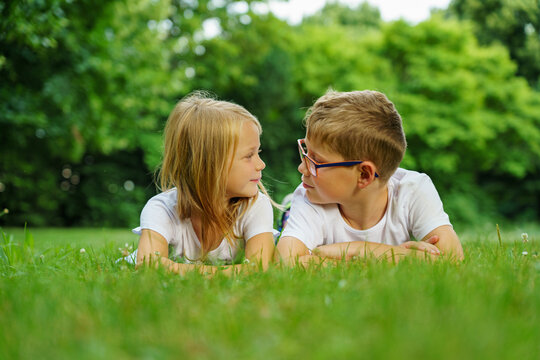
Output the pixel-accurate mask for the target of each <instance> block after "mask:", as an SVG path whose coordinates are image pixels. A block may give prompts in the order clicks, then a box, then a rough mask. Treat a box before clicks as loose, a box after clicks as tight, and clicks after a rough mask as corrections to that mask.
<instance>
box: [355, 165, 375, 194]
mask: <svg viewBox="0 0 540 360" xmlns="http://www.w3.org/2000/svg"><path fill="white" fill-rule="evenodd" d="M356 169H357V171H358V187H359V188H360V189H363V188H365V187H366V186H368V185H369V184H371V183H372V182H373V181H374V180H375V173H376V171H375V164H373V163H372V162H371V161H364V162H363V163H361V164H358V165H356Z"/></svg>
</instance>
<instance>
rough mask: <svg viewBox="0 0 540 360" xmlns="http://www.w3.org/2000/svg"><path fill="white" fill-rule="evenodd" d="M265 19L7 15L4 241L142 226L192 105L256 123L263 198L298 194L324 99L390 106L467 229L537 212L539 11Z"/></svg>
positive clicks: (515, 6) (462, 7)
mask: <svg viewBox="0 0 540 360" xmlns="http://www.w3.org/2000/svg"><path fill="white" fill-rule="evenodd" d="M267 10H268V7H267V6H265V3H264V2H263V1H230V0H219V1H216V0H213V1H208V0H189V1H188V0H137V1H123V0H106V1H105V0H94V1H84V0H83V1H71V0H43V1H11V2H4V3H2V4H1V5H0V13H1V22H0V24H1V28H0V79H1V81H0V128H1V130H0V207H1V208H6V209H8V210H9V214H6V215H4V216H2V217H0V225H1V226H8V227H9V226H22V225H24V224H28V226H30V227H34V228H35V227H43V226H47V227H121V228H126V229H127V228H130V227H133V226H136V225H137V224H138V219H139V213H140V211H141V209H142V207H143V206H144V204H145V202H146V200H147V199H149V198H150V197H151V196H153V195H154V194H156V192H157V190H156V187H155V186H154V184H153V182H152V181H153V173H154V171H155V170H156V168H157V166H158V165H159V163H160V158H161V151H162V129H163V126H164V123H165V121H166V119H167V116H168V114H169V112H170V111H171V110H172V108H173V107H174V104H175V103H176V102H177V101H178V100H179V99H181V98H182V97H183V96H185V95H187V94H188V93H190V92H191V91H193V90H199V89H203V90H208V91H210V92H212V93H213V94H215V95H216V96H217V97H218V98H219V99H223V100H228V101H233V102H236V103H238V104H240V105H242V106H244V107H246V108H247V109H248V110H249V111H250V112H252V113H253V114H254V115H255V116H257V118H258V119H259V120H260V122H261V124H262V126H263V129H264V133H263V136H262V148H263V152H262V158H263V160H264V161H265V162H266V164H267V167H266V169H265V171H264V174H263V180H264V181H265V184H266V185H267V187H268V188H269V189H270V191H271V194H272V195H273V197H274V198H275V199H276V200H277V201H278V202H279V201H280V200H281V199H282V197H283V196H284V195H285V194H287V193H289V192H291V191H292V190H293V189H294V188H295V187H296V186H297V185H298V184H299V182H300V175H299V174H298V172H297V170H296V167H297V164H298V161H299V160H298V155H297V150H296V139H298V138H301V137H303V135H304V128H303V125H302V120H303V117H304V114H305V112H306V110H307V108H308V107H309V106H310V105H312V104H313V102H314V101H315V99H317V98H318V97H319V96H321V95H322V94H324V93H325V91H326V90H327V89H328V88H333V89H336V90H339V91H350V90H362V89H372V90H378V91H381V92H384V93H385V94H387V96H388V97H389V98H390V99H391V100H392V101H393V102H394V103H395V105H396V107H397V109H398V111H399V112H400V113H401V115H402V117H403V122H404V127H405V131H406V134H407V140H408V150H407V154H406V156H405V159H404V161H403V164H402V166H403V167H405V168H408V169H412V170H417V171H421V172H426V173H427V174H429V175H430V176H431V178H432V179H433V181H434V183H435V185H436V187H437V189H438V190H439V192H440V195H441V197H442V199H443V202H444V204H445V209H446V211H447V212H448V213H449V214H450V216H451V219H452V220H453V222H454V223H455V224H457V226H458V227H462V228H463V227H467V226H477V225H479V224H484V223H495V222H497V223H500V222H505V221H508V222H514V223H515V222H536V221H537V220H538V218H539V212H540V35H539V31H540V3H539V2H538V1H535V0H528V1H505V0H490V1H479V0H453V1H451V2H450V4H449V6H448V8H447V9H440V10H435V11H433V12H432V14H431V16H430V17H429V19H427V20H425V21H422V22H420V23H416V24H413V23H409V22H407V21H405V20H398V21H384V20H382V18H381V15H380V12H379V10H378V9H377V8H376V7H375V6H373V5H370V4H368V3H362V4H359V5H357V6H354V7H352V8H351V7H348V6H346V5H342V4H338V3H329V4H327V5H326V6H325V7H324V8H323V9H321V10H320V11H318V12H317V13H315V14H312V15H310V16H307V17H304V18H303V19H302V21H300V22H298V23H296V24H289V23H287V22H286V21H284V20H281V19H278V18H277V17H275V16H274V15H273V14H272V13H271V12H268V11H267Z"/></svg>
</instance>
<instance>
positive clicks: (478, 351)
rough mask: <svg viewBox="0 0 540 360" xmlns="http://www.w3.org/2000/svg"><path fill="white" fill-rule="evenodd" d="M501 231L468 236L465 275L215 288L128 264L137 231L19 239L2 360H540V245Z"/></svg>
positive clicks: (271, 275) (319, 272)
mask: <svg viewBox="0 0 540 360" xmlns="http://www.w3.org/2000/svg"><path fill="white" fill-rule="evenodd" d="M501 230H502V235H501V238H502V241H503V243H502V246H499V242H498V238H497V233H496V231H495V228H494V226H493V227H492V228H491V229H490V230H489V232H486V231H484V230H483V229H482V230H480V231H470V232H467V233H464V234H463V235H462V240H463V244H464V249H465V254H466V260H465V261H464V262H463V263H460V264H454V263H450V262H448V261H438V262H435V263H432V264H427V263H422V262H418V261H404V262H401V263H399V264H397V265H391V264H386V263H378V262H375V261H359V262H356V263H349V264H341V265H339V266H336V267H328V268H312V269H309V270H302V269H281V268H271V269H270V270H269V271H268V272H266V273H255V274H244V275H239V276H236V277H233V278H226V277H223V276H217V277H214V278H212V279H206V278H204V277H202V276H199V275H197V274H190V275H188V276H186V277H183V278H182V277H179V276H175V275H171V274H166V273H163V272H161V271H156V270H148V269H146V270H140V271H137V270H135V269H134V268H133V267H132V266H129V265H125V264H116V263H115V262H114V260H115V259H116V258H118V256H119V255H120V253H119V250H118V247H119V245H120V244H122V245H123V244H124V243H125V242H132V240H130V239H131V236H132V235H131V234H129V231H127V234H128V235H125V233H126V231H125V230H122V231H118V230H97V231H96V230H80V229H70V230H61V229H44V230H38V229H35V230H32V231H31V233H32V234H33V235H34V236H33V237H34V244H35V249H34V250H31V242H32V241H31V240H32V239H31V237H30V236H29V235H28V234H27V235H26V236H25V234H24V232H18V231H19V230H15V229H9V231H8V233H13V234H15V236H14V237H13V238H11V239H9V238H8V239H4V241H8V242H9V241H11V242H10V244H11V245H9V246H8V247H11V253H10V254H11V258H10V260H12V261H11V263H9V261H8V260H6V256H5V255H4V257H0V359H30V358H40V359H43V358H46V359H73V358H77V359H96V358H98V359H105V358H107V359H108V358H115V359H164V358H171V359H177V358H202V359H229V358H239V359H247V358H253V359H259V358H269V359H274V358H278V359H279V358H284V359H288V358H314V359H327V358H330V359H347V358H352V357H354V358H358V357H361V358H366V359H407V358H414V359H424V358H437V359H493V358H496V359H539V358H540V341H539V339H540V318H539V315H540V288H539V279H540V258H539V257H538V256H539V255H538V253H539V252H540V245H539V244H540V242H539V240H540V239H539V237H538V234H540V232H539V231H538V227H533V226H531V227H530V230H529V231H526V230H527V229H519V228H515V229H506V228H502V229H501ZM524 230H525V232H528V235H529V241H528V242H527V243H523V242H522V241H521V232H523V231H524ZM4 231H6V229H4ZM55 234H56V235H55ZM24 241H25V242H26V243H27V245H26V246H23V245H22V244H23V242H24ZM0 244H2V239H0ZM15 244H17V245H15ZM38 244H39V245H38ZM6 246H7V245H3V247H2V248H3V249H4V250H5V249H6ZM81 247H85V249H86V252H84V253H81V252H80V248H81ZM523 252H527V254H526V255H524V254H523ZM1 254H2V253H0V255H1ZM4 254H5V252H4ZM41 255H43V256H41Z"/></svg>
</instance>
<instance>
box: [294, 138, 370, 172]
mask: <svg viewBox="0 0 540 360" xmlns="http://www.w3.org/2000/svg"><path fill="white" fill-rule="evenodd" d="M297 142H298V152H299V154H300V161H302V162H303V161H304V159H308V160H309V161H311V163H312V164H313V166H314V167H315V174H314V173H313V171H311V168H310V167H309V166H307V168H308V170H309V173H310V174H311V175H313V176H315V177H316V176H317V175H318V169H319V168H325V167H333V166H353V165H358V164H361V163H363V162H364V161H363V160H351V161H341V162H329V163H318V162H316V161H315V160H313V159H312V158H310V157H309V156H308V154H306V152H305V151H304V148H303V146H302V145H306V139H298V140H297ZM306 165H307V164H306ZM375 177H376V178H378V177H379V174H377V173H375Z"/></svg>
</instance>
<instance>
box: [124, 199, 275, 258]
mask: <svg viewBox="0 0 540 360" xmlns="http://www.w3.org/2000/svg"><path fill="white" fill-rule="evenodd" d="M176 204H177V191H176V188H173V189H171V190H169V191H166V192H162V193H160V194H158V195H156V196H154V197H152V198H151V199H150V200H148V202H147V203H146V205H145V206H144V208H143V210H142V212H141V225H140V226H139V227H136V228H135V229H133V232H134V233H136V234H139V235H140V234H141V231H142V229H148V230H152V231H155V232H157V233H158V234H160V235H161V236H163V237H164V238H165V240H167V243H168V244H169V249H170V254H169V256H172V257H174V258H177V257H184V258H185V259H186V261H188V262H195V261H197V260H198V259H200V258H201V254H202V252H201V243H200V242H199V239H198V238H197V235H196V234H195V230H194V229H193V225H192V223H191V219H189V218H186V219H180V218H179V217H178V213H177V210H176ZM273 216H274V215H273V211H272V204H271V203H270V199H269V198H268V197H267V196H266V195H264V194H263V193H259V194H258V196H257V199H256V200H255V201H254V202H253V203H252V205H251V206H250V207H249V208H248V210H247V211H246V212H245V213H244V215H243V216H241V217H240V218H239V219H238V221H237V222H236V224H235V225H234V231H235V234H237V235H239V236H240V237H241V240H240V241H239V243H237V244H232V245H231V244H230V243H229V242H228V241H227V240H226V239H223V240H222V241H221V243H220V244H219V246H218V247H217V248H216V249H214V250H212V251H210V252H209V253H208V257H207V259H208V260H210V261H223V262H230V261H231V260H233V259H234V258H235V257H236V254H237V253H238V250H239V249H242V248H244V247H245V244H246V242H247V241H248V240H249V239H251V238H252V237H254V236H255V235H258V234H262V233H267V232H269V233H272V232H273V227H272V225H273V221H274V218H273Z"/></svg>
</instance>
